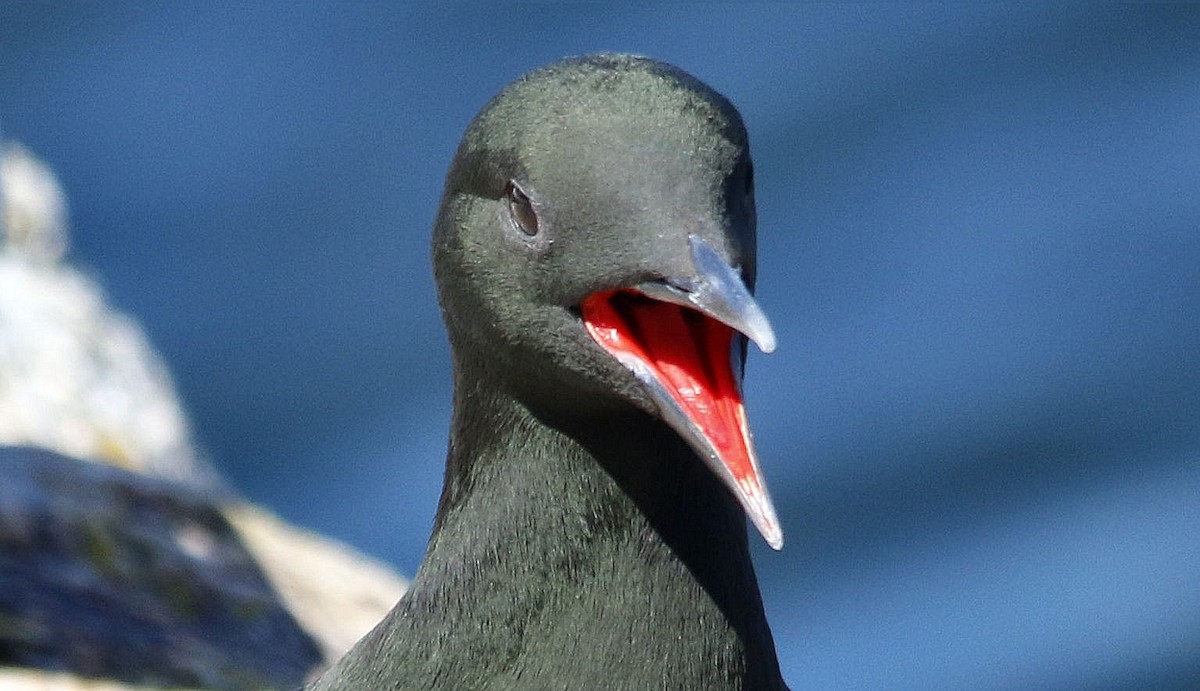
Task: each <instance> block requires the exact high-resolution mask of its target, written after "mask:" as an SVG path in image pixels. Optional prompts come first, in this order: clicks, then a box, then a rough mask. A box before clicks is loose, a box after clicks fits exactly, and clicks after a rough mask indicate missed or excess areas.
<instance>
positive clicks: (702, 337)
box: [580, 291, 761, 485]
mask: <svg viewBox="0 0 1200 691" xmlns="http://www.w3.org/2000/svg"><path fill="white" fill-rule="evenodd" d="M614 298H616V299H617V300H619V301H620V305H619V306H618V305H617V304H616V302H615V301H614ZM580 307H581V310H582V313H583V322H584V324H585V325H586V326H587V330H588V333H590V334H591V336H592V338H593V339H595V340H596V342H597V343H599V344H600V346H601V347H602V348H604V349H605V350H607V351H608V352H609V353H611V354H612V355H613V356H614V357H616V358H617V359H619V360H624V359H625V358H626V357H630V356H632V357H634V358H637V359H638V360H640V361H641V362H643V363H644V364H645V365H646V366H647V367H648V368H649V369H650V370H651V371H652V372H653V373H654V376H655V377H656V378H658V380H659V381H660V382H661V383H662V384H663V388H665V389H666V390H667V391H668V392H670V394H671V396H672V398H673V399H674V400H675V402H676V403H677V404H678V405H679V407H680V408H681V409H682V410H683V411H684V412H685V413H686V414H687V416H688V417H689V418H690V419H691V421H692V422H693V423H694V424H695V425H696V427H698V428H699V429H700V430H701V431H702V432H703V434H704V436H705V437H706V438H707V439H708V440H709V442H710V443H711V444H712V446H713V448H714V449H715V450H716V451H717V455H718V456H719V457H720V459H721V462H722V463H724V464H725V466H726V467H727V468H728V469H729V471H730V473H732V474H733V477H734V479H735V480H736V481H737V482H738V484H743V483H745V482H746V481H747V480H749V481H750V482H751V483H753V484H755V485H757V484H759V483H760V482H761V478H758V477H757V472H756V471H755V468H754V464H753V462H752V461H751V460H750V431H749V426H748V424H747V422H746V410H745V406H744V405H743V402H742V393H741V391H740V390H739V389H738V384H737V378H736V377H735V376H734V373H733V371H732V360H731V357H730V355H731V353H730V350H731V348H732V347H733V336H734V331H733V329H731V328H729V327H728V326H726V325H724V324H722V323H721V322H718V321H716V320H714V319H710V318H708V317H706V316H704V315H703V314H701V313H700V312H698V311H695V310H689V309H687V308H686V307H681V306H679V305H674V304H671V303H667V302H661V301H658V300H652V299H650V298H647V297H645V296H643V295H640V294H638V293H634V292H632V291H608V292H602V293H596V294H594V295H591V296H588V297H587V298H586V299H584V301H583V303H582V304H581V305H580Z"/></svg>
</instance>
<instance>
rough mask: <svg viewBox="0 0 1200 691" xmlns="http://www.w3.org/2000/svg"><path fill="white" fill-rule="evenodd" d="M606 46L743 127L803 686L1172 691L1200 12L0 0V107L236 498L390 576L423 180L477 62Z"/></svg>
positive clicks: (1182, 620)
mask: <svg viewBox="0 0 1200 691" xmlns="http://www.w3.org/2000/svg"><path fill="white" fill-rule="evenodd" d="M597 50H619V51H632V52H639V53H644V54H648V55H651V56H655V57H658V58H661V59H664V60H667V61H670V62H673V63H676V64H678V65H680V66H682V67H683V68H685V69H687V70H689V71H691V72H693V73H694V74H696V75H697V76H698V77H700V78H701V79H703V80H705V81H707V82H709V83H710V84H712V85H713V86H714V87H715V88H717V89H718V90H719V91H721V92H723V93H725V94H726V95H727V96H729V97H730V98H731V99H732V100H733V101H734V102H735V103H736V104H737V105H738V106H739V107H740V109H741V111H742V113H743V115H744V116H745V119H746V122H747V125H748V127H749V129H750V135H751V141H752V143H753V148H754V151H755V160H756V164H757V169H758V174H757V178H758V181H759V182H758V184H759V188H758V199H759V205H760V206H759V218H760V230H759V232H760V247H761V253H762V255H761V258H760V277H761V278H760V288H759V294H760V297H761V300H762V303H763V304H764V306H765V307H766V309H767V312H768V313H769V314H770V315H771V316H772V318H773V320H774V323H775V326H776V330H777V331H778V333H779V336H780V341H781V344H782V345H781V346H780V348H779V350H778V351H777V352H776V353H775V354H773V355H771V356H770V357H764V356H762V355H760V354H755V355H753V356H752V360H751V363H750V370H749V380H748V386H749V405H750V413H751V420H752V424H753V426H754V428H755V430H756V437H757V440H758V443H759V446H760V449H759V450H760V454H761V456H762V458H763V462H764V466H765V469H766V472H767V476H768V479H769V481H770V483H771V486H772V488H773V491H774V494H775V497H776V500H777V503H778V504H779V508H780V509H781V511H782V515H783V520H784V523H785V530H786V533H787V539H788V544H787V546H786V547H785V550H784V551H783V552H782V553H780V554H775V553H772V552H770V551H769V550H768V549H766V548H765V546H763V545H762V544H761V541H760V540H758V539H757V538H755V540H754V542H755V552H756V561H757V565H758V569H759V573H760V576H761V580H762V584H763V592H764V598H765V601H766V606H767V609H768V614H769V616H770V618H771V621H772V625H773V629H774V631H775V635H776V641H777V645H778V648H779V654H780V659H781V661H782V664H783V668H784V671H785V675H786V676H787V678H788V680H789V681H790V683H791V684H792V686H793V687H794V688H797V689H802V688H820V689H931V688H971V689H983V688H995V689H1013V688H1062V689H1081V688H1096V689H1104V688H1134V687H1152V686H1175V687H1185V686H1191V685H1193V684H1200V227H1198V226H1200V193H1198V192H1200V8H1197V7H1195V6H1171V5H1166V6H1145V7H1126V6H1115V5H1093V4H1078V5H1073V4H1072V5H1062V4H1052V5H1042V4H1007V3H1006V4H998V3H997V4H992V3H987V4H980V5H974V4H961V5H952V6H939V5H931V4H922V5H918V6H897V5H891V4H875V5H870V6H860V5H808V4H795V5H792V4H784V3H764V4H740V3H739V4H730V5H722V4H708V3H699V4H698V3H672V4H654V3H638V4H625V3H595V4H592V3H578V4H550V3H545V4H542V3H538V4H499V3H495V4H493V3H477V4H446V3H390V4H365V3H364V4H360V3H330V4H324V5H322V4H316V3H290V2H289V3H253V4H241V3H235V4H219V3H163V4H161V5H150V4H142V3H132V4H122V3H114V4H108V3H86V4H72V3H5V4H3V5H0V128H3V135H4V136H5V137H7V138H12V139H16V140H19V141H22V142H24V143H25V144H26V145H27V146H28V147H30V148H31V149H32V150H33V151H34V152H36V153H37V154H38V155H40V156H42V157H43V158H44V159H46V160H47V162H48V163H49V164H50V165H51V166H52V167H53V168H54V169H55V170H56V171H57V173H58V174H59V176H60V177H61V179H62V182H63V184H64V186H65V187H66V190H67V193H68V195H69V199H70V202H71V208H72V219H73V241H74V244H73V258H74V260H75V261H76V262H77V263H80V264H82V265H84V266H85V267H88V268H89V269H90V270H91V271H92V272H94V273H95V274H96V275H97V276H99V277H100V278H101V280H102V282H103V283H104V284H105V286H106V288H107V290H108V292H109V294H110V297H111V299H112V300H113V302H115V303H116V304H117V305H118V306H119V307H121V308H122V309H124V310H126V311H127V312H130V313H132V314H134V315H136V316H137V317H138V318H139V319H140V320H141V321H142V322H143V323H144V324H145V326H146V327H147V329H148V331H149V332H150V335H151V337H152V339H153V340H154V342H155V343H156V345H157V346H158V347H159V348H160V349H161V350H162V351H163V353H164V354H165V356H166V358H167V360H168V361H169V362H170V363H171V364H172V366H173V368H174V372H175V376H176V378H177V381H178V384H179V386H180V388H181V390H182V393H183V396H184V398H185V400H186V403H187V405H188V407H189V409H190V411H191V413H192V415H193V420H194V424H195V428H196V430H197V433H198V436H199V439H200V441H201V443H202V444H203V445H204V446H205V447H206V448H207V449H208V451H209V452H210V453H211V455H212V456H213V457H214V458H215V459H216V461H217V463H218V464H219V465H220V467H221V469H222V471H223V472H224V473H225V474H226V475H227V476H228V477H229V478H230V479H231V481H232V483H233V484H234V485H236V486H237V487H238V488H239V489H240V490H241V491H243V492H244V493H245V494H246V495H248V496H249V497H250V498H252V499H253V500H255V501H258V502H261V503H263V504H265V505H267V506H269V507H271V508H273V509H275V510H276V511H277V512H279V513H280V514H282V515H283V516H285V517H286V518H288V519H290V520H292V521H294V522H297V523H300V524H303V525H305V526H309V527H312V528H314V529H317V530H320V531H322V532H325V533H328V534H331V535H334V536H337V537H340V538H343V539H345V540H347V541H349V542H351V543H353V544H355V545H357V546H358V547H360V548H361V549H363V550H365V551H367V552H369V553H371V554H374V555H376V556H379V557H381V558H383V559H386V560H388V561H390V562H391V563H393V564H395V565H396V566H398V567H399V568H400V569H402V570H403V571H404V572H406V573H409V574H411V573H412V572H413V571H414V570H415V568H416V566H417V564H418V562H419V560H420V557H421V554H422V551H423V548H424V543H425V539H426V537H427V534H428V530H429V527H430V523H431V519H432V516H433V511H434V507H435V504H436V499H437V492H438V488H439V486H440V480H441V470H442V459H443V456H444V441H445V439H444V438H445V427H446V423H447V417H448V413H449V400H450V399H449V385H450V377H449V362H448V353H447V347H446V343H445V339H444V336H443V334H442V330H441V324H440V321H439V316H438V311H437V307H436V304H435V301H434V293H433V288H432V282H431V277H430V270H429V267H428V257H427V255H428V250H427V243H428V234H429V229H430V225H431V222H432V219H433V216H434V212H435V208H436V204H437V201H438V195H439V192H440V188H441V184H442V176H443V174H444V172H445V170H446V168H447V165H448V163H449V160H450V157H451V155H452V153H453V151H454V147H455V144H456V143H457V140H458V137H459V135H460V134H461V132H462V130H463V128H464V127H465V125H466V123H467V122H468V120H469V119H470V118H471V116H472V115H473V114H474V113H475V112H476V110H477V109H478V108H479V107H480V106H482V105H483V103H484V102H485V101H486V100H487V99H488V98H489V97H490V96H491V95H492V94H493V93H494V92H495V91H496V90H498V89H499V88H500V87H501V86H502V85H503V84H505V83H506V82H508V81H509V80H511V79H513V78H514V77H516V76H517V75H519V74H521V73H522V72H525V71H526V70H528V69H530V68H533V67H535V66H538V65H541V64H543V63H546V62H549V61H551V60H553V59H556V58H559V57H562V56H565V55H572V54H580V53H586V52H593V51H597Z"/></svg>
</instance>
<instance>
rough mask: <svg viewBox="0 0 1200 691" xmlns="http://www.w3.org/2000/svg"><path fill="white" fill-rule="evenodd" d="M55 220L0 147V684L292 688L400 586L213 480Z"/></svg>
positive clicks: (47, 200)
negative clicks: (69, 259) (72, 257)
mask: <svg viewBox="0 0 1200 691" xmlns="http://www.w3.org/2000/svg"><path fill="white" fill-rule="evenodd" d="M66 219H67V214H66V202H65V196H64V195H63V194H62V192H61V190H60V188H59V186H58V184H57V182H56V181H55V179H54V176H53V174H52V173H51V172H50V171H49V169H48V168H47V167H46V166H44V165H43V164H41V163H40V162H39V161H37V159H35V158H34V157H33V156H32V155H31V154H29V153H28V152H26V151H25V150H23V149H21V148H20V147H18V146H14V145H4V144H3V143H0V688H2V689H9V688H13V689H55V690H62V691H67V690H71V689H105V690H108V689H118V688H124V689H132V688H166V687H179V688H185V687H203V688H285V687H290V686H298V685H299V683H300V682H301V680H302V679H303V677H304V676H305V675H306V674H312V673H313V672H315V671H317V670H319V669H321V668H323V667H324V666H326V665H328V664H329V663H330V662H332V661H333V660H334V659H336V658H337V657H339V656H340V655H341V654H342V653H344V652H345V651H346V650H348V649H349V648H350V646H351V645H353V643H354V642H355V641H356V640H357V639H358V638H359V637H361V636H362V635H363V634H364V633H366V632H367V631H368V630H369V629H370V628H371V626H373V625H374V624H375V622H377V621H378V620H379V619H380V618H382V617H383V615H384V614H386V613H387V611H388V610H389V609H390V608H391V607H392V605H393V604H394V603H395V601H396V600H397V599H399V597H400V596H401V595H402V594H403V591H404V589H405V587H406V583H405V582H404V580H403V579H401V578H400V577H399V576H397V575H395V574H394V573H393V572H392V571H391V570H389V569H388V568H387V567H385V566H383V565H381V564H379V563H377V562H375V561H373V560H370V559H368V558H366V557H363V556H361V555H358V554H356V553H355V552H353V551H352V550H350V549H349V548H347V547H345V546H344V545H341V544H339V543H336V542H334V541H331V540H328V539H326V538H322V537H320V536H318V535H315V534H313V533H310V532H307V531H304V530H301V529H298V528H296V527H293V526H290V525H288V524H286V523H284V522H282V521H280V520H279V519H278V518H276V517H274V516H272V515H271V514H270V513H268V512H266V511H264V510H262V509H260V508H258V507H255V506H253V505H251V504H249V503H247V502H245V501H244V500H242V499H241V498H239V497H238V496H237V495H236V494H234V493H233V492H231V491H229V490H227V489H225V488H224V487H225V486H224V483H223V482H222V480H221V479H220V477H219V475H218V474H217V473H216V472H215V471H214V470H213V468H212V466H211V465H210V464H209V463H208V462H207V461H206V460H205V459H204V457H203V456H202V455H201V454H200V453H199V452H198V451H197V449H196V446H195V444H194V443H193V441H192V438H191V433H190V430H189V426H188V423H187V418H186V415H185V413H184V409H183V406H182V404H181V403H180V401H179V398H178V396H177V394H176V392H175V389H174V386H173V384H172V382H171V378H170V375H169V373H168V371H167V368H166V366H165V364H164V363H163V362H162V361H161V359H160V358H159V357H158V356H157V354H156V353H155V352H154V350H153V348H152V347H151V345H150V343H149V340H148V339H147V338H146V336H145V335H144V334H143V332H142V331H141V329H140V328H139V327H138V325H137V324H136V323H135V322H134V321H133V320H132V319H131V318H129V317H127V316H125V315H122V314H121V313H119V312H117V311H116V310H114V309H113V308H111V307H110V306H108V305H107V304H106V302H105V300H104V296H103V293H102V292H101V290H100V288H99V286H98V285H97V283H96V282H95V281H93V280H91V279H89V278H88V277H87V276H85V275H83V274H82V273H80V272H79V271H77V270H75V269H73V268H72V267H70V266H68V265H66V264H65V263H63V258H64V254H65V251H66V248H67V246H68V237H67V224H66ZM5 447H8V448H5ZM106 465H111V466H115V467H113V468H110V467H106Z"/></svg>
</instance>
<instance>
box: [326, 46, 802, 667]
mask: <svg viewBox="0 0 1200 691" xmlns="http://www.w3.org/2000/svg"><path fill="white" fill-rule="evenodd" d="M752 190H753V182H752V172H751V164H750V157H749V150H748V144H747V139H746V132H745V129H744V127H743V125H742V121H741V118H740V116H739V115H738V113H737V111H736V110H735V109H734V107H733V106H732V105H731V104H730V103H729V102H728V101H727V100H725V99H724V98H723V97H722V96H720V95H719V94H717V93H716V92H714V91H713V90H711V89H710V88H708V87H707V86H705V85H703V84H701V83H700V82H698V81H697V80H695V79H694V78H692V77H691V76H689V75H687V74H685V73H684V72H682V71H680V70H678V69H676V68H674V67H671V66H668V65H665V64H662V63H658V62H654V61H651V60H647V59H643V58H635V57H628V56H611V55H604V56H593V57H587V58H581V59H573V60H566V61H562V62H559V63H555V64H553V65H551V66H549V67H546V68H544V69H541V70H538V71H536V72H533V73H531V74H529V75H527V76H525V77H523V78H522V79H520V80H518V81H517V82H515V83H513V84H512V85H510V86H509V87H507V88H506V89H505V90H504V91H503V92H501V93H500V94H499V95H498V96H497V97H496V98H495V99H493V100H492V101H491V102H490V103H489V104H488V105H487V107H485V108H484V110H483V111H482V112H481V113H480V114H479V115H478V116H477V117H476V118H475V120H474V121H473V122H472V123H471V125H470V127H469V128H468V130H467V132H466V135H465V136H464V138H463V141H462V143H461V145H460V146H459V149H458V152H457V154H456V156H455V158H454V162H453V164H452V166H451V169H450V173H449V176H448V179H447V181H446V188H445V193H444V196H443V198H442V204H441V209H440V212H439V215H438V220H437V224H436V229H435V231H434V238H433V259H434V269H435V274H436V278H437V282H438V288H439V296H440V301H441V304H442V308H443V312H444V316H445V320H446V326H447V329H448V331H449V335H450V341H451V344H452V347H453V352H454V384H455V395H454V415H453V420H452V423H451V433H450V448H449V454H448V459H447V465H446V478H445V486H444V488H443V490H442V496H441V501H440V504H439V506H438V514H437V519H436V522H435V525H434V531H433V535H432V537H431V538H430V541H429V547H428V551H427V553H426V556H425V560H424V562H423V563H422V565H421V567H420V570H419V571H418V573H417V575H416V578H415V580H414V581H413V583H412V587H411V590H410V591H409V592H408V594H406V595H405V596H404V598H403V599H402V600H401V601H400V602H399V604H397V606H396V608H395V609H394V610H393V611H392V612H391V613H390V614H389V615H388V616H387V617H386V618H385V619H384V621H383V622H381V623H380V624H379V625H378V626H377V627H376V628H375V630H373V631H372V632H371V633H370V634H368V635H367V636H366V637H365V638H364V639H363V640H362V641H360V642H359V644H358V645H357V646H356V647H355V648H354V650H352V651H351V652H350V653H349V654H348V655H347V656H346V657H345V658H343V659H342V660H341V661H340V662H339V663H338V664H337V665H335V666H334V667H333V668H332V669H331V670H330V671H329V672H327V673H326V674H325V676H324V677H323V678H322V679H321V680H320V681H319V682H317V683H316V684H315V686H314V688H319V689H332V688H338V689H391V688H396V689H399V688H404V689H420V688H439V689H514V688H553V689H568V688H569V689H598V688H619V689H651V688H660V689H661V688H670V689H773V688H783V682H782V680H781V678H780V675H779V666H778V662H777V660H776V657H775V648H774V643H773V642H772V639H771V632H770V630H769V628H768V627H767V623H766V619H765V617H764V615H763V610H762V603H761V600H760V597H759V592H758V584H757V581H756V578H755V575H754V570H753V566H752V565H751V562H750V556H749V553H748V549H747V535H746V527H745V516H746V515H747V514H749V515H750V517H751V518H752V519H753V520H754V521H755V523H756V525H758V526H759V528H760V530H761V531H762V532H763V534H764V536H765V537H766V538H767V539H768V541H769V542H771V543H772V544H773V545H775V546H776V547H778V546H779V544H780V543H781V540H782V535H781V533H780V532H779V526H778V522H777V521H776V519H775V516H774V511H773V509H772V508H771V505H770V500H769V498H768V497H767V495H766V491H765V488H764V487H763V485H762V483H761V477H760V475H759V473H758V467H757V461H756V460H755V459H754V457H753V450H752V448H751V447H750V444H749V437H748V432H746V431H745V420H744V415H743V413H742V409H741V404H740V394H739V393H738V391H737V390H736V383H733V382H734V378H735V377H736V376H738V375H740V369H741V362H742V359H743V358H744V354H745V348H744V340H742V338H741V336H740V335H737V336H736V337H735V334H734V331H733V329H737V330H739V331H741V332H743V333H745V334H746V335H748V336H750V337H751V338H752V339H754V340H756V341H757V342H758V343H759V344H760V345H762V346H763V348H764V349H766V350H770V349H771V348H772V347H773V342H774V336H773V335H772V334H771V332H770V326H769V324H768V323H767V322H766V319H765V317H763V315H762V313H761V311H759V310H758V307H757V305H755V304H754V301H753V299H752V298H751V297H750V293H749V291H750V290H751V289H752V288H753V283H754V258H755V215H754V201H753V192H752ZM681 305H682V306H683V307H681ZM721 322H724V324H722V323H721ZM725 324H728V326H726V325H725ZM730 327H733V328H730ZM731 348H732V351H733V357H734V360H735V363H736V364H734V365H733V366H732V367H731V366H730V349H731ZM735 370H736V371H735ZM681 373H682V374H681ZM713 411H716V412H713ZM726 432H728V433H729V434H725V433H726ZM739 503H740V506H739ZM744 511H745V513H744Z"/></svg>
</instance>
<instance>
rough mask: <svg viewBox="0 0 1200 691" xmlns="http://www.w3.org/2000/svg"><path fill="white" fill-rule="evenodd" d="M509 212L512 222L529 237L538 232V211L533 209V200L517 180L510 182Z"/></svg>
mask: <svg viewBox="0 0 1200 691" xmlns="http://www.w3.org/2000/svg"><path fill="white" fill-rule="evenodd" d="M507 196H508V214H509V217H510V218H512V222H513V224H514V225H516V226H517V228H518V229H520V231H521V232H522V233H525V234H526V235H528V236H529V237H533V236H534V235H537V234H538V217H537V212H536V211H534V210H533V202H532V201H530V199H529V195H528V194H525V191H524V190H522V189H521V187H520V186H519V185H517V183H516V182H509V183H508V195H507Z"/></svg>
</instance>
